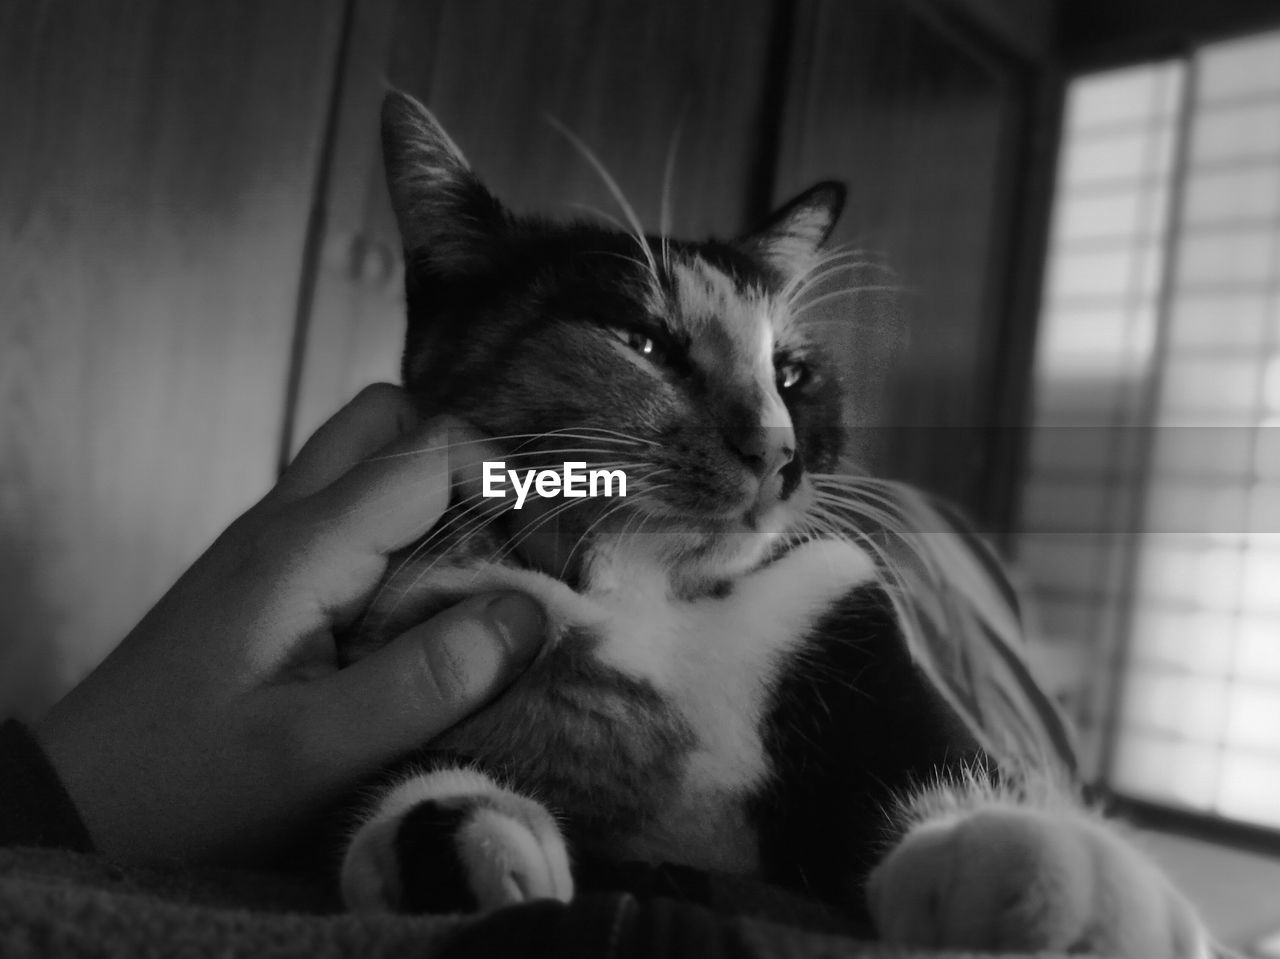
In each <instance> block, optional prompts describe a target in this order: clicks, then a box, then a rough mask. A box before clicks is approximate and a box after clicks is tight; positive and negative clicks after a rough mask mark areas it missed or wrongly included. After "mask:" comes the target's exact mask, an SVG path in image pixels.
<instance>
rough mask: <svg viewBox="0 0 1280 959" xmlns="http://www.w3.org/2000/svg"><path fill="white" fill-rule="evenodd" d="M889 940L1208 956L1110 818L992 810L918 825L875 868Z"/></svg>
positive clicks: (1180, 905) (1170, 895) (874, 884)
mask: <svg viewBox="0 0 1280 959" xmlns="http://www.w3.org/2000/svg"><path fill="white" fill-rule="evenodd" d="M867 893H868V898H869V905H870V907H871V914H872V918H873V920H874V921H875V924H876V928H877V930H878V932H879V933H880V935H881V937H882V938H883V939H885V940H886V941H888V942H892V943H895V944H899V945H911V946H932V947H936V948H955V949H978V950H992V951H1017V952H1023V951H1026V952H1036V951H1042V950H1043V951H1053V952H1072V953H1075V952H1085V953H1089V954H1096V955H1107V956H1116V957H1123V959H1129V957H1133V959H1139V957H1141V959H1148V957H1149V959H1207V957H1208V956H1209V955H1210V952H1209V946H1208V941H1207V937H1206V936H1205V934H1204V932H1203V929H1202V928H1201V926H1200V924H1199V920H1198V919H1197V918H1196V916H1195V913H1194V911H1193V910H1192V909H1191V908H1190V907H1189V906H1188V905H1187V904H1186V902H1185V901H1184V900H1183V899H1182V898H1181V896H1179V895H1178V894H1177V893H1176V892H1175V891H1174V890H1173V889H1172V887H1170V885H1169V883H1168V881H1167V880H1166V879H1165V878H1164V876H1163V875H1161V874H1160V873H1159V871H1158V870H1157V869H1156V868H1155V867H1154V866H1152V865H1151V864H1150V863H1148V862H1147V861H1146V860H1145V859H1144V858H1143V857H1142V856H1141V855H1140V854H1139V853H1138V852H1137V850H1136V849H1134V848H1132V847H1131V846H1129V844H1128V843H1127V842H1126V841H1125V840H1123V839H1122V838H1121V837H1120V836H1119V835H1117V834H1116V833H1114V832H1113V831H1112V830H1111V829H1110V828H1109V827H1108V826H1107V825H1106V824H1104V823H1102V822H1101V821H1098V820H1094V819H1092V818H1090V817H1088V816H1086V815H1084V814H1083V813H1060V812H1056V811H1055V812H1050V811H1044V810H1039V809H1029V808H1016V807H1002V806H996V807H987V808H980V809H977V810H973V811H969V812H964V813H958V814H955V815H954V816H950V817H942V818H938V819H934V820H932V821H927V822H924V823H922V824H920V825H917V826H915V827H914V828H913V829H911V830H910V831H909V832H908V833H907V835H906V837H905V838H904V839H903V840H902V842H901V843H900V844H899V845H898V846H897V848H895V849H894V850H893V851H892V852H891V853H890V854H889V855H888V856H887V857H886V859H885V860H884V862H882V863H881V864H880V866H878V867H877V868H876V869H875V871H874V872H873V873H872V874H871V878H870V880H869V883H868V887H867Z"/></svg>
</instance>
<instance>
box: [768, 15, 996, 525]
mask: <svg viewBox="0 0 1280 959" xmlns="http://www.w3.org/2000/svg"><path fill="white" fill-rule="evenodd" d="M795 50H796V55H795V56H794V57H793V72H792V76H791V86H790V94H789V97H788V101H787V110H786V115H785V119H784V122H783V134H782V139H781V144H780V150H781V153H780V160H779V166H778V180H777V187H776V193H777V196H779V197H783V196H786V195H788V194H790V193H791V192H792V191H794V190H795V189H796V188H798V187H800V186H803V185H804V184H806V183H808V182H811V181H813V180H815V179H817V178H819V177H824V176H831V177H836V178H838V179H841V180H844V181H845V182H846V183H847V184H848V185H849V189H850V193H849V203H848V206H847V207H846V210H845V215H844V219H843V221H842V223H841V226H840V228H839V231H838V233H837V236H836V241H838V242H844V243H846V244H849V245H850V246H852V247H856V248H865V249H867V250H869V251H870V253H871V254H872V255H875V256H881V257H883V259H884V261H885V262H887V263H888V264H889V265H890V266H891V267H892V268H893V270H894V271H895V274H896V275H887V274H882V273H876V272H868V271H862V272H860V273H857V274H851V275H850V276H849V277H848V278H847V279H848V285H850V286H852V287H860V286H866V285H870V286H872V287H883V286H889V287H900V289H899V290H889V291H885V290H880V289H875V290H872V291H870V292H863V293H861V294H855V295H852V296H850V297H848V298H846V299H845V300H844V301H843V302H839V303H833V304H831V307H830V309H829V310H828V311H827V313H828V314H829V316H830V317H831V319H832V322H831V323H830V324H829V326H828V327H827V329H828V330H829V332H830V334H831V343H832V348H833V349H834V350H836V351H837V352H839V353H840V354H841V355H842V356H843V357H844V359H845V362H846V368H847V375H846V385H847V395H848V402H847V406H846V419H847V422H848V423H849V424H850V426H851V427H854V428H855V430H854V432H853V434H852V439H853V443H852V446H853V449H854V452H855V453H856V454H857V456H858V457H859V458H860V459H861V460H862V461H863V462H864V463H865V464H866V465H868V466H870V467H871V468H873V469H876V470H877V471H879V472H888V473H890V474H892V475H898V476H902V477H905V478H908V479H911V480H914V481H916V482H919V483H921V484H923V485H925V486H926V487H928V488H931V489H935V490H937V491H939V492H942V493H945V494H947V495H949V496H952V497H954V498H956V499H959V500H960V501H962V502H967V503H970V504H974V503H978V502H980V497H979V495H978V493H979V491H978V490H977V489H976V488H975V487H976V486H977V484H978V483H979V482H980V479H981V477H982V475H983V470H984V456H985V454H984V450H983V448H982V445H981V444H980V443H976V442H975V434H974V433H973V432H972V431H973V430H975V429H980V428H981V427H983V426H985V425H987V423H988V421H989V417H990V405H991V404H990V399H991V384H990V383H989V382H987V379H988V377H989V368H990V363H991V361H992V358H993V356H994V355H995V354H996V352H997V351H998V350H999V348H1000V343H998V342H997V333H998V331H999V323H998V321H999V319H1000V313H1001V310H1002V306H1003V293H1004V290H1003V286H1002V284H1001V282H1000V281H1001V272H1002V271H1003V269H1004V260H1003V258H1004V256H1005V253H1006V252H1007V251H1006V248H1005V241H1006V240H1007V227H1008V224H1009V223H1010V222H1011V217H1010V216H1008V214H1007V209H1006V205H1005V201H1006V200H1007V198H1008V197H1009V196H1011V195H1012V194H1013V189H1014V186H1015V180H1014V174H1015V172H1016V169H1015V167H1014V165H1013V162H1012V161H1013V160H1014V159H1015V151H1014V150H1013V149H1011V148H1012V147H1013V146H1014V145H1015V144H1016V141H1015V140H1013V139H1011V136H1010V135H1011V133H1013V132H1015V130H1016V121H1017V120H1018V113H1017V111H1018V108H1019V103H1020V101H1019V94H1018V85H1017V77H1016V76H1015V75H1014V74H1013V72H1012V69H1011V68H1010V67H1008V66H1007V65H1005V64H1003V63H1001V62H999V61H994V60H991V59H989V58H988V56H987V55H986V54H985V53H983V52H982V51H981V50H980V49H978V48H976V47H974V46H971V45H970V44H969V42H968V40H967V38H966V37H965V36H964V35H963V34H962V33H960V32H953V31H952V30H950V29H949V28H948V27H947V25H946V24H945V23H942V22H939V21H936V20H935V19H934V18H932V17H925V16H921V15H919V13H918V12H916V10H914V9H913V8H912V7H911V6H909V5H904V4H899V3H896V2H892V0H865V2H860V3H857V4H851V3H840V2H834V0H830V2H828V0H808V2H805V3H803V4H801V5H800V12H799V21H798V23H797V28H796V39H795Z"/></svg>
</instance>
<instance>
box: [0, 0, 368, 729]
mask: <svg viewBox="0 0 1280 959" xmlns="http://www.w3.org/2000/svg"><path fill="white" fill-rule="evenodd" d="M342 8H343V4H342V2H341V0H322V2H316V0H273V2H272V3H269V4H263V3H259V2H257V0H226V2H219V3H211V4H185V3H183V4H175V3H172V2H169V0H133V2H129V3H122V2H95V3H81V2H77V0H64V2H32V0H20V2H16V3H14V2H10V3H5V4H2V5H0V140H3V142H4V149H3V150H0V191H2V192H0V416H3V422H2V425H0V623H3V624H4V626H3V629H2V630H0V715H4V714H9V713H17V714H20V715H25V716H33V715H35V714H37V713H38V712H39V711H40V710H41V709H42V708H43V707H45V706H47V705H48V704H49V703H50V702H51V700H52V699H53V698H54V697H55V696H56V695H57V694H58V693H60V692H61V691H63V690H64V689H65V688H66V687H67V686H68V685H69V684H70V683H71V682H72V681H74V680H75V679H77V678H78V677H79V676H81V675H82V674H83V673H84V672H85V671H87V670H88V669H89V668H90V667H91V666H92V665H93V664H94V663H95V662H96V661H97V660H98V659H99V658H100V657H101V656H102V655H103V654H104V653H105V651H106V650H107V649H108V648H109V647H110V646H111V645H113V644H114V642H116V641H117V640H118V639H119V638H120V637H121V635H122V634H123V633H124V632H125V631H127V629H128V628H129V627H130V626H131V625H132V624H133V623H134V622H135V621H136V619H137V618H138V617H139V616H140V614H141V613H143V612H144V611H145V609H146V608H147V607H148V606H149V605H150V604H151V603H152V602H153V601H154V600H155V599H156V598H157V597H158V596H159V595H160V593H161V592H162V591H163V590H164V589H165V588H166V586H167V585H168V584H169V582H170V581H171V580H172V579H173V578H174V577H175V576H176V574H177V573H178V572H180V571H181V569H182V567H183V566H184V565H185V564H186V563H188V562H189V561H190V560H191V559H192V558H194V556H195V555H196V554H197V553H198V552H199V550H200V549H201V548H202V547H203V546H205V545H206V544H207V543H208V541H209V540H210V539H211V538H212V537H213V536H214V535H215V534H216V533H217V532H218V531H219V530H220V529H221V528H222V526H223V525H224V524H225V523H226V522H227V521H228V520H230V519H231V518H232V517H233V516H234V515H235V514H236V513H237V512H238V511H239V510H240V509H242V508H243V507H244V506H245V505H247V504H248V503H249V502H251V501H252V500H253V499H254V498H255V497H256V496H258V495H259V494H260V493H261V492H262V491H263V490H264V489H265V488H266V487H267V486H268V485H269V483H270V482H271V480H272V477H273V471H274V466H275V462H276V459H277V452H278V446H279V443H280V440H281V436H280V431H281V425H282V422H283V403H284V386H285V382H286V376H287V369H288V365H289V359H290V350H291V340H292V331H293V324H294V315H295V303H296V295H297V291H298V289H299V285H300V282H301V278H300V269H301V264H302V257H303V243H304V237H305V234H306V222H307V213H308V209H309V207H310V205H311V200H312V191H313V185H314V173H315V170H316V167H317V159H318V151H319V149H320V146H321V143H322V139H323V137H322V133H323V124H324V119H325V112H326V103H327V100H328V94H329V90H330V86H331V82H332V78H333V74H334V69H335V56H336V52H337V49H338V41H339V38H340V31H341V26H342V23H341V21H342Z"/></svg>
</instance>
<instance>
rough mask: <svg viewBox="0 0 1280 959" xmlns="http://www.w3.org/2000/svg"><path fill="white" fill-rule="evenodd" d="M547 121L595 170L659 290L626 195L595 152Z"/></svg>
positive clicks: (646, 243) (556, 123) (558, 124)
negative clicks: (616, 205)
mask: <svg viewBox="0 0 1280 959" xmlns="http://www.w3.org/2000/svg"><path fill="white" fill-rule="evenodd" d="M549 120H550V122H551V125H552V126H553V127H555V129H556V130H558V131H559V132H560V133H561V134H562V135H563V136H564V137H565V139H567V140H568V141H569V142H570V143H571V144H573V146H574V148H575V149H576V150H577V151H578V152H579V153H581V154H582V156H583V158H584V159H585V160H586V161H587V162H588V163H589V164H591V168H592V169H593V170H595V172H596V175H597V176H599V177H600V179H601V181H602V182H603V183H604V185H605V187H606V188H607V189H608V190H609V192H610V193H611V194H612V195H613V199H614V202H615V203H617V204H618V207H619V209H621V210H622V213H623V216H625V217H626V219H627V222H628V223H629V224H631V229H632V234H631V236H632V238H633V239H634V240H635V241H636V244H637V245H638V246H639V247H640V251H641V252H642V253H643V254H644V258H645V262H646V263H648V266H649V274H650V276H651V277H652V278H653V283H654V288H655V289H657V290H661V289H662V280H661V278H660V276H659V274H658V263H657V261H656V260H655V259H654V256H653V249H652V248H651V247H650V246H649V241H648V240H647V239H646V238H645V233H644V227H643V226H641V224H640V218H639V217H638V216H636V211H635V209H634V208H633V207H632V206H631V203H630V202H629V201H628V200H627V197H626V194H624V193H623V192H622V188H621V187H619V186H618V183H617V181H616V180H614V178H613V175H612V174H611V173H610V172H609V171H608V169H607V168H606V167H605V165H604V163H602V162H601V161H600V158H599V157H597V156H596V154H595V152H594V151H593V150H592V149H591V148H590V147H589V146H587V145H586V143H584V142H583V141H582V138H581V137H579V136H578V135H577V134H576V133H574V132H573V131H572V130H570V129H569V128H568V127H567V126H565V125H564V124H563V123H561V122H560V121H559V120H557V119H556V118H555V117H550V118H549Z"/></svg>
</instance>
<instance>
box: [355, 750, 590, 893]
mask: <svg viewBox="0 0 1280 959" xmlns="http://www.w3.org/2000/svg"><path fill="white" fill-rule="evenodd" d="M342 896H343V900H344V901H345V902H346V904H347V907H348V908H350V909H353V910H357V911H366V912H388V911H390V912H488V911H490V910H493V909H499V908H502V907H503V906H509V905H514V904H516V903H521V902H527V901H529V900H532V899H559V900H562V901H565V902H567V901H568V900H569V899H571V898H572V897H573V879H572V877H571V876H570V873H569V858H568V853H567V851H566V849H565V843H564V838H563V837H562V836H561V834H560V830H559V827H557V826H556V823H555V820H554V819H553V818H552V817H551V815H550V813H548V812H547V811H546V810H545V809H544V808H543V807H542V806H540V805H539V804H537V803H535V802H533V801H531V800H528V799H525V798H523V797H521V796H517V795H516V794H515V793H512V792H510V791H508V790H505V789H502V788H501V787H499V786H497V785H496V784H495V783H493V781H492V780H490V779H489V778H488V777H487V776H484V775H482V774H480V773H478V772H475V771H473V770H445V771H440V772H434V773H428V774H425V775H421V776H416V777H413V778H412V779H409V780H406V781H405V782H403V783H401V784H400V785H399V786H397V787H395V788H394V789H392V790H391V791H390V792H389V793H387V795H386V796H385V797H383V799H382V800H381V802H379V804H378V807H377V809H376V810H375V812H374V814H373V815H372V816H371V817H370V818H369V819H368V820H367V821H366V822H365V823H364V824H363V825H362V826H361V827H360V829H359V830H358V831H357V832H356V834H355V836H354V837H353V838H352V841H351V844H350V846H349V847H348V848H347V853H346V858H345V860H344V862H343V866H342Z"/></svg>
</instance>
